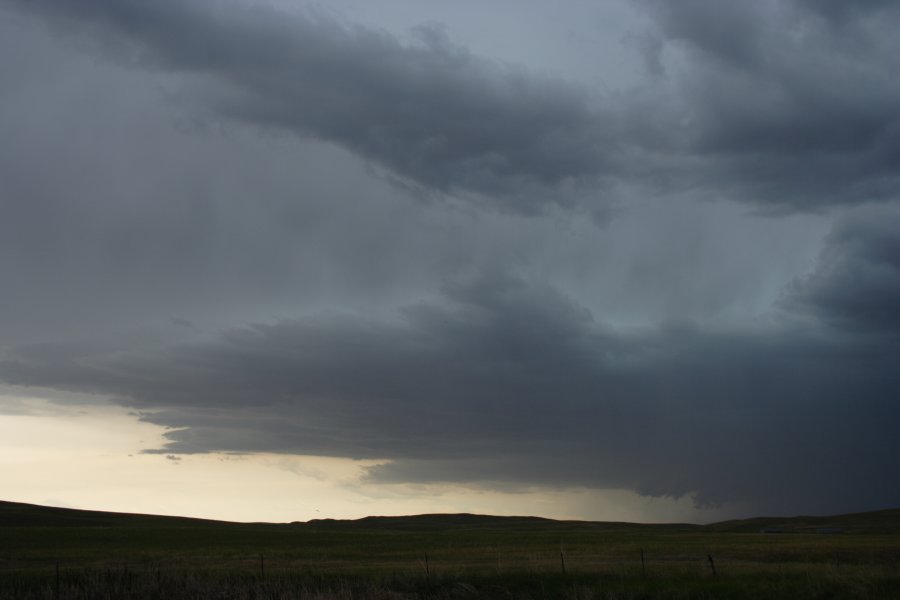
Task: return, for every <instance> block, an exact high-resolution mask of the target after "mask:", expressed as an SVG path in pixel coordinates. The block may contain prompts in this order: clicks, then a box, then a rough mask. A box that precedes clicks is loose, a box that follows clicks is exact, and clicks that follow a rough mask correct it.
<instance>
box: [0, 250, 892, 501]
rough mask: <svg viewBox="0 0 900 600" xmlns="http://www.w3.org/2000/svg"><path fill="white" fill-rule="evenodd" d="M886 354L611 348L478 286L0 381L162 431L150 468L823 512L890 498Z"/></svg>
mask: <svg viewBox="0 0 900 600" xmlns="http://www.w3.org/2000/svg"><path fill="white" fill-rule="evenodd" d="M838 251H840V249H838ZM898 351H900V345H898V343H897V341H896V339H888V340H884V339H882V338H877V339H870V338H868V337H866V336H858V337H852V338H851V339H847V338H846V337H841V336H839V335H837V334H833V333H831V330H830V329H828V328H827V327H824V328H823V327H821V326H820V327H814V328H809V327H804V328H796V329H788V328H783V329H782V330H780V331H778V332H774V333H773V332H771V331H757V332H753V331H734V332H730V333H728V332H725V333H722V332H719V333H716V332H714V331H708V330H703V329H699V328H696V327H690V326H680V327H679V326H675V327H671V328H667V329H666V328H664V329H660V330H658V331H655V332H646V333H644V334H641V335H622V334H616V333H614V332H612V331H610V330H608V329H606V328H604V327H603V326H602V324H600V323H598V322H596V321H594V319H593V318H592V316H591V315H590V313H589V312H588V311H586V310H585V309H584V308H582V307H580V306H578V305H577V304H576V303H574V302H573V301H572V300H571V299H569V298H567V297H565V296H564V295H562V294H560V293H559V292H557V291H555V290H553V289H551V288H548V287H546V286H542V285H538V284H530V283H526V282H524V281H522V280H520V279H516V278H511V277H485V278H480V279H477V280H474V281H470V282H467V283H465V284H457V285H453V286H449V287H448V288H447V291H446V296H445V298H444V300H443V301H442V302H440V303H428V304H420V305H415V306H413V307H410V308H409V309H407V310H406V311H405V312H404V314H403V318H402V319H401V320H399V321H395V322H376V321H373V320H368V319H366V320H361V319H338V320H333V321H327V320H318V321H311V320H306V321H295V322H280V323H275V324H269V325H258V326H255V327H252V328H244V329H237V330H233V331H230V332H228V333H226V334H224V335H223V336H222V337H221V338H219V339H218V340H215V341H212V342H209V343H206V344H195V345H188V346H180V347H175V348H171V349H168V350H164V351H161V352H154V353H150V354H147V355H143V356H141V355H137V354H135V353H124V354H118V355H116V354H106V355H95V356H85V355H84V353H81V352H77V351H71V350H68V349H59V348H47V347H44V348H41V347H33V348H26V349H20V350H19V351H17V352H16V353H14V354H12V355H10V356H8V357H7V358H6V359H5V360H3V361H2V362H0V376H2V378H3V379H4V380H5V381H7V382H8V383H12V384H19V385H40V386H53V387H61V388H64V389H69V390H76V391H83V392H93V393H98V394H105V395H111V396H114V397H117V398H119V399H120V400H119V401H120V402H123V403H125V404H127V405H129V406H131V407H135V408H137V409H143V410H144V411H146V412H145V413H144V418H145V419H146V420H147V421H150V422H153V423H157V424H161V425H166V426H169V427H173V428H176V429H173V430H172V431H170V432H169V433H167V437H168V439H169V443H168V444H167V445H166V446H165V447H164V448H160V449H158V450H155V451H158V452H160V453H192V452H208V451H230V452H258V451H274V452H292V453H308V454H322V455H329V456H346V457H352V458H375V459H390V460H392V461H393V462H392V463H390V464H386V465H383V466H380V467H376V468H374V469H372V470H371V471H370V479H371V480H372V481H381V482H396V481H400V482H409V481H418V482H435V481H443V482H458V483H464V484H476V485H479V484H480V485H491V486H498V485H499V486H506V485H512V486H528V485H551V486H588V487H599V488H609V487H617V488H629V489H636V490H638V491H640V492H641V493H644V494H649V495H664V496H681V495H685V494H690V495H694V497H695V500H696V501H697V502H698V503H699V504H717V503H721V502H742V503H747V504H750V505H752V506H753V507H754V508H755V509H756V510H760V511H762V510H770V511H792V510H817V511H837V510H853V509H860V508H873V507H877V506H881V505H888V504H892V503H896V502H898V501H900V486H898V484H897V483H896V480H895V479H894V478H892V477H890V476H889V475H887V474H889V473H893V472H895V471H896V469H897V467H898V466H900V464H898V459H897V457H898V456H900V447H898V440H897V438H896V436H895V435H894V424H895V423H896V422H897V419H898V415H897V410H896V406H895V402H894V400H895V398H896V397H897V394H898V393H900V382H898V381H897V379H896V377H895V375H894V374H893V369H894V366H895V364H896V359H897V356H898Z"/></svg>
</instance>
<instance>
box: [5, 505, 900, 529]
mask: <svg viewBox="0 0 900 600" xmlns="http://www.w3.org/2000/svg"><path fill="white" fill-rule="evenodd" d="M248 526H249V527H260V526H265V527H267V528H281V527H291V528H296V527H309V528H314V529H329V528H336V529H342V530H346V529H361V530H398V531H428V530H436V529H450V528H453V529H507V530H509V529H525V528H527V529H533V530H535V531H538V530H541V531H546V530H554V531H563V530H575V529H579V530H585V529H588V530H591V531H594V532H598V531H621V530H634V531H640V530H645V531H649V530H653V531H660V530H664V531H696V532H702V531H710V532H717V533H757V532H761V531H770V532H773V533H821V532H825V531H827V532H834V533H838V532H841V533H900V509H889V510H879V511H872V512H865V513H854V514H847V515H835V516H827V517H803V516H801V517H771V518H770V517H755V518H752V519H740V520H732V521H723V522H721V523H713V524H710V525H692V524H686V523H667V524H644V523H616V522H602V521H557V520H553V519H545V518H541V517H528V516H518V517H499V516H491V515H474V514H468V513H461V514H425V515H411V516H403V517H377V516H373V517H364V518H362V519H352V520H342V519H315V520H312V521H308V522H294V523H290V524H274V523H252V524H247V523H232V522H228V521H214V520H210V519H194V518H189V517H168V516H161V515H142V514H131V513H114V512H103V511H92V510H76V509H71V508H56V507H50V506H39V505H36V504H25V503H20V502H4V501H0V527H195V528H196V527H248Z"/></svg>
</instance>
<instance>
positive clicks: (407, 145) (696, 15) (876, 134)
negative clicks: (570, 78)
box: [6, 0, 900, 213]
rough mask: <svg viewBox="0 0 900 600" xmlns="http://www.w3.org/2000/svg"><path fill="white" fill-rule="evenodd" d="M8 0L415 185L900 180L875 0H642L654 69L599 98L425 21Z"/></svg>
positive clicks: (483, 195)
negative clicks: (413, 38)
mask: <svg viewBox="0 0 900 600" xmlns="http://www.w3.org/2000/svg"><path fill="white" fill-rule="evenodd" d="M6 1H7V4H12V5H15V6H20V7H23V8H25V9H26V10H29V11H35V12H38V13H42V14H44V15H46V16H47V17H48V18H49V19H50V20H51V22H52V23H53V24H54V25H55V26H56V27H57V30H58V31H63V32H65V33H66V35H75V36H77V37H79V39H82V40H84V39H90V40H92V42H93V43H95V45H96V44H99V45H100V47H101V49H103V50H104V51H106V52H108V53H109V54H112V55H115V56H116V57H117V59H119V60H124V61H126V62H127V63H130V64H133V65H135V66H143V67H148V68H152V69H158V70H162V71H171V72H177V73H185V74H190V75H191V76H192V78H193V80H194V83H193V85H192V86H191V89H190V92H189V95H190V96H191V97H192V98H194V100H195V101H196V102H198V103H199V104H200V105H201V106H203V107H205V109H206V110H208V111H211V112H212V114H216V115H223V116H226V117H230V118H235V119H238V120H240V121H244V122H249V123H253V124H257V125H260V126H263V127H265V128H267V129H271V130H276V131H290V132H293V133H296V134H299V135H302V136H312V137H314V138H318V139H323V140H328V141H330V142H334V143H336V144H338V145H340V146H342V147H344V148H347V149H348V150H350V151H352V152H354V153H355V154H357V155H358V156H361V157H363V158H364V159H366V160H368V161H371V162H373V163H375V164H377V165H380V166H382V167H383V168H385V169H387V171H388V173H389V174H391V176H394V177H396V178H398V179H399V180H400V181H405V182H406V184H408V185H410V186H412V187H413V188H416V189H418V190H419V191H420V192H423V191H424V192H428V191H434V192H438V193H450V194H457V195H463V196H472V195H474V196H476V197H478V198H480V199H481V200H489V201H490V202H492V203H493V204H494V205H495V206H500V207H502V208H504V209H506V210H515V211H522V212H525V213H534V212H537V211H541V210H542V208H543V207H546V206H547V205H552V204H563V205H585V204H587V205H588V206H590V207H592V209H594V210H602V206H603V205H604V204H605V203H606V202H608V200H609V191H610V189H614V188H615V187H616V186H617V185H629V186H635V185H637V186H639V187H642V188H644V189H646V190H648V191H649V190H654V193H669V192H671V191H672V190H673V189H682V190H684V189H691V190H694V193H699V194H701V195H707V196H710V197H725V198H731V199H738V200H741V201H744V202H749V203H752V204H756V205H760V206H763V207H766V208H768V209H776V210H798V209H799V210H810V209H814V208H815V207H821V206H827V205H835V204H846V203H858V202H860V201H872V200H884V199H886V198H890V197H892V196H894V195H896V193H897V191H898V189H900V178H898V176H897V162H898V156H900V122H898V120H897V115H896V110H895V107H896V106H897V105H898V104H900V84H898V83H897V80H896V77H894V73H896V71H897V69H898V68H900V59H898V58H897V57H898V56H900V43H898V42H897V41H896V36H895V35H894V31H895V25H896V23H897V21H898V19H900V12H898V10H897V9H896V7H895V6H891V5H890V3H882V2H872V3H865V4H863V3H855V4H854V7H855V8H854V9H853V10H847V9H843V8H838V6H842V5H837V4H835V3H821V4H820V3H808V2H788V1H783V2H762V3H755V4H747V5H746V6H744V5H739V4H736V3H721V2H714V1H710V0H691V1H689V2H680V3H677V4H675V3H670V2H652V1H648V2H647V3H646V6H647V7H648V8H649V10H650V14H651V15H652V17H653V19H654V21H655V23H656V28H655V31H651V32H649V33H646V34H644V38H643V39H644V40H645V42H646V43H644V44H643V47H644V48H645V49H646V50H647V52H648V53H649V54H648V61H649V62H650V63H651V64H653V65H655V66H654V70H655V71H656V72H657V73H666V75H664V76H662V77H657V78H656V79H653V80H650V81H648V82H647V83H645V84H642V85H638V86H636V87H635V88H633V89H628V90H623V91H621V92H620V93H617V94H612V95H610V96H609V97H607V98H606V99H601V98H600V97H599V96H596V95H594V96H593V97H592V96H590V95H589V94H587V93H586V92H585V91H582V90H579V89H577V88H575V87H574V86H573V85H571V84H567V83H563V82H561V81H555V80H552V79H548V78H542V77H537V76H535V75H533V74H530V73H528V72H527V71H524V70H521V69H516V68H513V67H510V66H506V65H499V64H495V63H492V62H490V61H488V60H486V59H483V58H480V57H477V56H473V55H471V54H470V53H468V52H466V51H465V50H464V49H462V48H460V47H458V46H454V45H453V44H452V43H450V42H449V41H448V40H447V39H446V37H445V36H443V35H442V34H441V33H440V32H439V30H436V29H424V30H422V31H421V32H420V34H421V35H420V36H419V38H420V39H419V42H418V43H414V44H403V43H401V42H400V41H398V40H397V38H395V37H393V36H392V35H390V34H388V33H386V32H383V31H378V30H374V29H367V28H364V27H360V26H351V25H346V24H343V23H339V22H336V21H335V20H332V19H327V18H324V17H321V16H315V15H312V14H305V13H293V14H290V15H285V14H281V13H279V12H277V11H276V10H275V9H270V8H263V7H260V6H256V7H252V8H250V7H245V6H242V5H241V4H239V3H223V2H215V3H209V2H202V3H201V2H196V1H175V0H163V1H159V2H152V3H147V2H141V1H138V0H85V1H83V2H78V3H61V2H55V1H50V0H30V1H28V2H15V1H13V0H6ZM601 184H602V187H598V186H601Z"/></svg>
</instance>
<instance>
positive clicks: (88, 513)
mask: <svg viewBox="0 0 900 600" xmlns="http://www.w3.org/2000/svg"><path fill="white" fill-rule="evenodd" d="M226 524H227V525H230V524H231V523H228V522H227V521H213V520H210V519H192V518H189V517H167V516H161V515H141V514H131V513H115V512H104V511H98V510H77V509H73V508H57V507H54V506H40V505H37V504H25V503H22V502H4V501H0V527H203V526H206V527H208V526H212V525H226Z"/></svg>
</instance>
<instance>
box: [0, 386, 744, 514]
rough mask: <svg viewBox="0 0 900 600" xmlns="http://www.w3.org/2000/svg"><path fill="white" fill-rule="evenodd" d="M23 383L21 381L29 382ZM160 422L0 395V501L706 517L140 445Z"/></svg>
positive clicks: (567, 494) (329, 461)
mask: <svg viewBox="0 0 900 600" xmlns="http://www.w3.org/2000/svg"><path fill="white" fill-rule="evenodd" d="M29 392H30V391H29ZM164 431H165V430H164V429H163V428H161V427H159V426H156V425H151V424H148V423H143V422H141V421H140V420H138V418H137V417H135V416H134V415H133V414H129V412H128V411H127V410H125V409H123V408H121V407H115V406H111V405H104V404H100V403H96V404H92V405H87V404H85V405H59V404H56V403H52V402H49V401H47V400H45V399H42V398H40V397H37V396H35V395H32V394H30V393H29V394H21V395H19V394H17V395H9V394H7V395H0V481H2V490H0V499H2V500H10V501H18V502H30V503H35V504H45V505H54V506H65V507H71V508H82V509H94V510H110V511H122V512H137V513H152V514H166V515H184V516H193V517H204V518H212V519H224V520H233V521H271V522H286V521H306V520H309V519H315V518H326V517H331V518H359V517H364V516H368V515H403V514H419V513H431V512H472V513H482V514H498V515H521V514H528V515H537V516H543V517H550V518H561V519H596V520H616V521H647V520H654V521H693V522H700V521H710V520H716V519H717V518H719V517H723V518H724V517H727V515H726V514H725V513H721V514H716V513H715V512H709V511H704V512H701V511H698V510H696V509H694V508H693V506H692V505H691V502H690V501H689V500H688V499H685V498H682V499H680V500H678V501H675V500H672V499H651V498H644V497H641V496H638V495H637V494H634V493H632V492H628V491H625V490H603V491H599V490H584V489H581V490H572V489H568V490H550V489H533V490H526V491H518V492H498V491H490V490H485V489H476V488H465V487H461V486H455V485H399V484H391V485H376V484H371V483H363V482H362V481H361V476H362V475H363V474H364V469H365V467H366V466H369V465H373V464H377V461H353V460H349V459H343V458H328V457H313V456H293V455H277V454H254V455H225V454H200V455H184V456H177V457H175V456H171V457H167V456H166V455H160V454H144V453H142V452H141V451H142V450H143V449H147V448H158V447H160V446H161V445H162V443H163V439H164V438H163V435H162V434H163V433H164Z"/></svg>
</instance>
